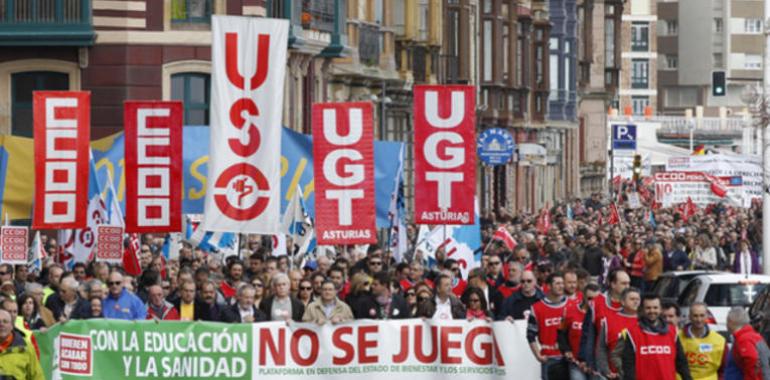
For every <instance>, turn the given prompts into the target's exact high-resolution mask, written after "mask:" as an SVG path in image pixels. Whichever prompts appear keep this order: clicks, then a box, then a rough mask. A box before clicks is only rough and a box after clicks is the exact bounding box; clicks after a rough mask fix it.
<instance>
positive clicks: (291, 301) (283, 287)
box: [259, 272, 305, 322]
mask: <svg viewBox="0 0 770 380" xmlns="http://www.w3.org/2000/svg"><path fill="white" fill-rule="evenodd" d="M271 285H272V288H273V295H272V296H270V297H268V298H266V299H265V300H263V301H262V303H261V304H260V305H259V308H260V309H261V310H262V312H263V313H265V316H266V317H267V318H268V320H270V321H288V320H292V321H294V322H302V316H303V315H304V314H305V305H304V304H303V303H302V301H300V300H298V299H297V298H296V297H293V296H292V295H291V282H290V281H289V276H287V275H286V274H285V273H282V272H279V273H276V274H274V275H273V279H272V281H271Z"/></svg>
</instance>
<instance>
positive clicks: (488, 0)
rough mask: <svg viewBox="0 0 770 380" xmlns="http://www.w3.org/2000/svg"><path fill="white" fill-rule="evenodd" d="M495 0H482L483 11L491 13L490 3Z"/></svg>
mask: <svg viewBox="0 0 770 380" xmlns="http://www.w3.org/2000/svg"><path fill="white" fill-rule="evenodd" d="M494 1H495V0H484V13H492V3H493V2H494Z"/></svg>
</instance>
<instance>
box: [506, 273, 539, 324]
mask: <svg viewBox="0 0 770 380" xmlns="http://www.w3.org/2000/svg"><path fill="white" fill-rule="evenodd" d="M543 297H544V295H543V291H542V290H540V289H539V288H538V287H537V282H536V279H535V274H534V273H532V271H530V270H527V271H524V273H523V274H522V275H521V289H519V290H518V291H517V292H515V293H513V294H511V296H510V297H508V298H506V299H505V301H503V306H502V307H501V308H500V312H499V313H498V314H497V319H498V320H514V319H526V318H527V317H528V315H525V313H527V314H528V313H529V308H530V307H532V305H533V304H534V303H535V302H537V301H539V300H541V299H542V298H543Z"/></svg>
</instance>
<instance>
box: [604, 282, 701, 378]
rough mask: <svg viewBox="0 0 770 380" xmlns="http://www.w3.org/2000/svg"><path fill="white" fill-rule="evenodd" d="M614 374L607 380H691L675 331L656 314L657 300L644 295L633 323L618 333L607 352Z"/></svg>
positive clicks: (654, 297) (651, 296) (658, 299)
mask: <svg viewBox="0 0 770 380" xmlns="http://www.w3.org/2000/svg"><path fill="white" fill-rule="evenodd" d="M611 361H612V364H613V366H614V367H615V368H617V370H618V372H617V373H613V374H610V375H609V376H608V377H609V378H619V379H623V380H631V379H633V380H647V379H649V380H674V379H676V378H677V377H676V375H677V374H678V375H679V376H680V377H681V379H682V380H692V376H691V375H690V369H689V367H688V365H687V357H686V356H685V352H684V349H683V348H682V344H681V342H680V340H679V336H678V334H677V331H676V328H674V326H670V325H669V324H668V323H666V321H665V320H663V318H662V317H661V315H660V298H658V297H657V296H655V295H645V296H644V297H643V298H642V305H641V313H640V316H639V320H638V321H637V322H636V323H633V324H631V325H630V326H628V327H627V328H626V329H625V331H624V332H623V333H622V334H621V338H620V340H619V341H618V343H617V345H616V346H615V348H614V349H613V350H612V353H611Z"/></svg>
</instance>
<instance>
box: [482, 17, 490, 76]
mask: <svg viewBox="0 0 770 380" xmlns="http://www.w3.org/2000/svg"><path fill="white" fill-rule="evenodd" d="M484 80H485V81H491V80H492V21H491V20H484Z"/></svg>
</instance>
